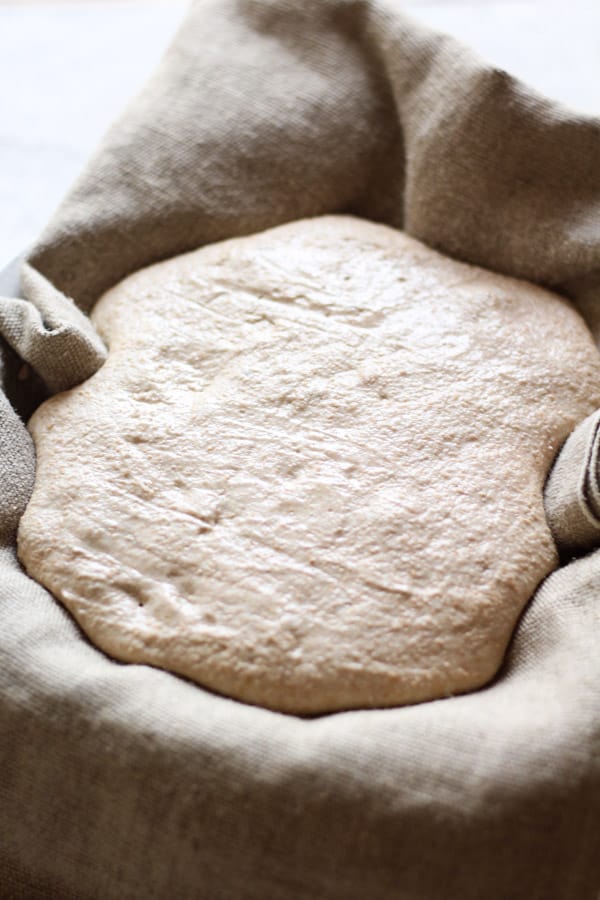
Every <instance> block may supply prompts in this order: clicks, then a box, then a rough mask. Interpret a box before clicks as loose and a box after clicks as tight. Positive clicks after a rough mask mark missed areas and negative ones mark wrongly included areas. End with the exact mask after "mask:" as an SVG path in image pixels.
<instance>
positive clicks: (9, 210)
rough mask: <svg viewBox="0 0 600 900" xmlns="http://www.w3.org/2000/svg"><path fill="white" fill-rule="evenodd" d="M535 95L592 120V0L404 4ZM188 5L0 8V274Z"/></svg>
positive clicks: (598, 34) (598, 86)
mask: <svg viewBox="0 0 600 900" xmlns="http://www.w3.org/2000/svg"><path fill="white" fill-rule="evenodd" d="M402 5H403V7H404V8H405V9H406V10H407V11H408V12H409V13H411V14H412V15H414V16H415V17H417V18H419V19H421V20H422V21H424V22H425V23H427V24H428V25H431V26H433V27H435V28H438V29H441V30H444V31H447V32H449V33H451V34H453V35H455V36H456V37H458V38H460V39H461V40H463V41H464V42H466V43H468V44H469V45H470V46H471V47H473V48H474V49H475V50H477V51H478V52H479V54H480V55H482V56H483V57H484V58H486V59H488V60H490V61H492V62H494V63H496V64H497V65H500V66H502V67H503V68H505V69H507V70H508V71H509V72H511V73H512V74H514V75H517V76H518V77H520V78H522V79H523V80H524V81H526V82H528V83H529V84H530V85H532V86H533V87H536V88H537V89H538V90H540V91H542V92H543V93H545V94H546V95H548V96H550V97H553V98H555V99H557V100H560V101H561V102H563V103H566V104H568V105H570V106H571V107H574V108H576V109H578V110H580V111H583V112H587V113H591V114H597V115H600V0H570V2H569V3H565V2H558V0H546V2H544V0H503V2H494V0H479V2H477V0H471V2H464V0H463V2H454V0H437V2H436V0H405V2H404V3H402ZM186 6H187V3H186V2H182V0H171V2H142V0H138V2H112V3H94V2H85V3H82V2H80V3H78V2H71V3H63V4H56V5H55V4H52V3H39V4H35V3H34V4H30V3H24V2H21V3H6V2H3V0H0V268H2V267H3V266H4V265H5V264H6V263H8V262H9V261H10V260H11V259H12V257H14V256H15V255H17V254H18V253H19V252H21V251H22V250H23V249H24V248H25V247H26V246H27V245H28V244H29V243H31V241H33V240H34V238H35V237H36V235H37V234H38V232H39V231H40V229H41V228H42V226H43V225H44V224H45V222H46V220H47V219H48V217H49V216H50V214H51V212H52V210H53V209H54V207H55V206H56V204H57V203H58V201H59V200H60V198H61V196H62V195H63V194H64V192H65V191H66V189H67V188H68V186H69V184H70V183H71V182H72V180H73V179H74V177H75V176H76V175H77V173H78V171H79V170H80V169H81V167H82V165H83V164H84V162H85V160H86V158H87V157H88V156H89V154H90V152H91V151H92V150H93V148H94V145H95V144H96V142H97V141H98V139H99V138H100V137H101V135H102V134H103V132H104V131H105V129H106V128H107V126H108V124H109V123H110V122H111V120H112V119H113V118H114V117H115V116H116V115H117V114H118V113H119V112H120V111H121V109H122V108H123V107H124V105H125V104H126V102H127V101H128V99H130V98H131V97H132V96H133V95H135V93H136V92H137V91H138V90H139V88H140V87H141V85H142V84H143V82H144V80H145V78H146V77H147V75H148V74H149V72H150V71H151V70H152V68H153V67H154V65H155V63H156V62H157V61H158V59H159V58H160V56H161V54H162V52H163V50H164V48H165V47H166V46H167V44H168V42H169V40H170V38H171V36H172V34H173V33H174V31H175V30H176V28H177V25H178V24H179V22H180V21H181V19H182V17H183V15H184V13H185V9H186Z"/></svg>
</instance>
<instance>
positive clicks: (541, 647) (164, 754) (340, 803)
mask: <svg viewBox="0 0 600 900" xmlns="http://www.w3.org/2000/svg"><path fill="white" fill-rule="evenodd" d="M330 212H353V213H355V214H358V215H362V216H366V217H369V218H372V219H375V220H377V221H383V222H386V223H388V224H390V225H392V226H395V227H398V228H404V229H406V231H407V232H409V233H410V234H411V235H413V236H414V237H417V238H419V239H421V240H422V241H424V242H426V243H428V244H429V245H431V246H433V247H435V248H437V249H439V250H441V251H443V252H445V253H447V254H449V255H451V256H454V257H456V258H458V259H462V260H467V261H469V262H472V263H476V264H478V265H481V266H484V267H487V268H490V269H492V270H495V271H499V272H503V273H507V274H510V275H515V276H519V277H524V278H528V279H531V280H533V281H537V282H539V283H541V284H544V285H547V286H550V287H552V288H554V289H558V290H560V291H562V292H564V293H566V294H567V295H568V296H570V297H571V298H572V299H573V301H574V302H575V303H576V304H579V306H580V309H581V310H582V312H583V313H584V315H585V316H586V318H587V321H588V323H589V325H590V328H591V329H592V330H593V331H594V332H595V333H598V328H597V322H598V321H599V316H598V313H597V310H598V308H599V301H600V295H599V289H600V121H598V120H596V119H592V118H586V117H583V116H580V115H575V114H572V113H570V112H569V111H568V110H566V109H564V108H562V107H560V106H558V105H557V104H554V103H552V102H550V101H548V100H546V99H544V98H542V97H540V96H538V95H536V94H535V93H534V92H532V91H531V90H529V89H528V88H527V87H525V86H524V85H522V84H520V83H518V82H516V81H515V80H514V79H512V78H511V77H510V76H509V75H507V74H506V73H504V72H502V71H498V70H497V69H493V68H492V67H490V66H487V65H486V64H484V63H483V62H482V61H480V60H478V59H477V58H475V57H474V56H473V55H472V54H471V53H470V52H469V51H468V50H467V49H465V48H463V47H461V46H460V45H459V44H457V43H456V42H455V41H454V40H452V39H450V38H448V37H445V36H443V35H439V34H435V33H433V32H430V31H429V30H427V29H425V28H422V27H421V26H419V25H417V24H416V23H415V22H413V21H411V20H410V19H409V18H407V17H406V16H405V15H404V14H403V13H402V11H401V9H400V7H399V6H398V4H397V3H396V2H393V0H318V2H317V0H305V2H303V4H301V5H298V4H296V3H293V2H289V0H203V2H196V3H195V4H194V5H193V6H192V7H191V9H190V12H189V14H188V16H187V18H186V20H185V22H184V23H183V25H182V27H181V30H180V31H179V33H178V35H177V36H176V38H175V40H174V42H173V44H172V46H171V47H170V49H169V50H168V52H167V54H166V56H165V58H164V60H163V62H162V63H161V65H160V66H159V68H158V70H157V71H156V72H155V74H154V75H153V76H152V78H151V79H150V80H149V82H148V83H147V85H146V87H145V89H144V90H143V91H142V93H141V95H140V96H138V97H137V98H135V99H134V101H133V102H132V103H131V104H130V105H129V107H128V108H127V109H126V111H125V112H124V114H123V116H122V118H121V119H120V120H119V121H117V122H116V123H115V125H114V126H113V127H112V129H111V130H110V131H109V133H108V134H107V136H106V138H105V139H104V141H103V142H102V144H101V145H100V147H99V148H98V150H97V152H96V154H95V155H94V157H93V158H92V159H91V160H90V163H89V165H88V167H87V168H86V170H85V171H84V173H83V174H82V176H81V177H80V179H79V180H78V182H77V183H76V185H75V186H74V188H73V190H72V191H71V192H70V194H69V195H68V196H67V198H66V199H65V201H64V203H63V204H62V206H61V208H60V209H59V210H58V211H57V213H56V215H55V216H54V218H53V219H52V221H51V222H50V224H49V225H48V227H47V229H46V231H45V232H44V234H43V235H42V236H41V238H40V240H39V241H38V243H37V244H36V246H35V247H34V248H33V249H32V251H31V252H30V253H29V255H28V259H27V261H26V263H25V264H24V266H23V269H22V277H21V297H20V298H15V297H13V298H10V297H7V298H5V299H3V300H2V302H1V304H0V332H1V334H2V335H3V337H4V339H5V342H6V345H5V346H4V348H3V357H2V374H3V379H4V385H5V390H6V392H7V397H2V398H1V400H0V426H1V427H0V441H1V442H2V448H1V449H2V453H1V455H0V465H1V467H2V482H1V484H2V488H1V493H0V539H1V541H2V548H1V550H0V651H1V652H0V896H2V897H8V898H37V897H39V898H50V897H51V898H77V900H87V898H90V900H97V898H102V900H110V898H115V900H116V898H144V900H159V898H161V900H162V898H171V897H177V898H182V900H185V898H201V900H220V898H227V900H230V898H231V900H296V898H298V900H300V898H302V900H304V898H306V900H315V898H319V900H320V898H323V900H328V898H331V900H338V898H339V900H353V898H357V900H358V898H360V900H364V898H369V900H396V898H402V900H404V898H406V900H413V898H414V900H421V898H422V900H438V898H449V900H452V898H461V900H480V898H482V897H485V898H491V900H495V898H498V900H500V898H509V897H510V898H511V900H519V898H523V900H554V898H556V900H559V898H560V900H597V898H598V894H599V892H600V554H599V553H598V552H590V553H588V554H587V555H581V556H578V554H584V553H586V552H587V551H588V550H589V549H590V547H591V546H593V544H594V543H598V541H596V542H595V540H594V534H593V533H591V534H590V531H589V527H588V526H590V523H591V522H593V520H594V516H595V515H596V512H600V507H598V508H597V509H596V507H594V506H592V512H591V514H590V515H588V514H586V513H584V514H583V517H584V519H585V522H586V527H585V528H584V529H583V531H582V534H583V537H581V536H580V532H578V531H577V528H578V527H579V524H580V522H581V518H578V517H577V516H574V518H573V521H574V522H575V523H576V524H575V526H573V527H571V526H570V525H569V522H570V521H571V520H570V519H569V516H570V515H572V513H573V509H574V508H575V507H576V508H577V509H579V510H581V504H582V503H583V504H585V503H586V502H587V500H586V497H588V496H591V497H592V504H593V503H595V502H596V500H595V498H596V494H597V493H598V491H597V490H596V493H593V492H590V491H588V492H587V493H586V492H585V491H583V492H582V487H581V486H582V485H597V478H598V473H597V471H596V470H594V469H593V466H596V465H597V458H598V452H597V449H594V448H595V444H594V441H595V440H597V433H598V428H597V427H596V420H595V418H594V417H592V418H591V420H590V421H589V422H588V423H584V425H582V429H584V430H585V435H584V439H583V440H579V438H577V439H576V438H575V437H574V438H572V439H570V440H569V441H568V442H567V444H566V445H565V448H564V453H563V455H562V456H561V457H560V459H559V464H557V466H556V468H555V470H554V473H553V475H552V479H551V482H549V486H548V491H547V505H548V515H549V520H550V522H551V523H553V528H554V533H555V536H556V538H557V541H558V542H559V544H560V546H561V549H562V550H563V552H564V554H565V559H564V565H563V566H562V567H561V568H560V569H559V570H557V571H556V572H555V573H553V574H552V575H551V576H550V577H549V578H548V579H546V581H545V582H544V583H543V585H542V586H541V588H540V589H539V591H538V592H537V594H536V596H535V598H534V600H533V601H532V602H531V603H530V605H529V606H528V608H527V609H526V611H525V613H524V615H523V617H522V619H521V621H520V623H519V626H518V628H517V631H516V633H515V636H514V639H513V642H512V644H511V647H510V649H509V653H508V655H507V658H506V661H505V664H504V666H503V668H502V671H501V672H500V673H499V675H498V677H497V678H496V679H495V680H494V682H493V683H492V684H490V685H488V686H487V687H486V688H484V689H483V690H480V691H477V692H475V693H471V694H468V695H464V696H460V697H453V698H449V699H446V700H440V701H436V702H431V703H423V704H420V705H417V706H411V707H405V708H398V709H388V710H369V711H355V712H347V713H337V714H334V715H326V716H320V717H317V718H312V719H301V718H297V717H293V716H286V715H283V714H278V713H273V712H270V711H267V710H264V709H260V708H255V707H250V706H248V705H245V704H242V703H238V702H235V701H233V700H229V699H227V698H224V697H219V696H216V695H214V694H211V693H210V692H208V691H205V690H203V689H201V688H200V687H198V686H196V685H192V684H190V683H188V682H186V681H185V680H183V679H181V678H177V677H176V676H173V675H171V674H170V673H167V672H164V671H159V670H156V669H152V668H150V667H147V666H142V665H124V664H121V663H118V662H115V661H113V660H111V659H109V658H108V657H106V656H105V655H104V654H103V653H102V652H100V651H99V650H97V649H95V648H94V647H93V646H91V645H90V644H89V642H88V641H87V640H86V638H85V637H84V635H83V634H82V633H81V631H80V630H79V629H78V627H77V625H76V624H75V623H74V621H73V620H72V619H71V618H70V616H69V615H68V614H67V613H66V611H65V610H64V609H63V608H62V607H61V606H60V604H58V603H57V602H56V601H55V600H54V599H53V598H52V597H51V596H50V595H49V594H48V592H46V591H45V590H44V589H43V588H42V587H40V586H39V585H37V584H36V583H34V582H33V581H32V580H31V579H29V578H28V577H27V576H26V575H25V574H24V573H23V571H22V570H21V569H20V567H19V565H18V563H17V561H16V555H15V535H16V528H17V524H18V520H19V517H20V515H21V513H22V511H23V509H24V507H25V505H26V502H27V499H28V496H29V494H30V491H31V488H32V484H33V477H34V452H33V447H32V443H31V440H30V438H29V436H28V433H27V431H26V429H25V427H24V425H23V422H22V419H20V418H19V416H18V415H17V412H16V411H15V408H16V409H19V410H25V409H26V408H28V407H29V408H30V407H31V406H32V405H33V404H34V403H35V402H36V401H37V399H38V398H39V397H41V396H42V395H43V393H44V392H48V391H49V392H55V391H59V390H63V389H66V388H69V387H71V386H72V385H74V384H76V383H78V382H79V381H81V380H83V379H84V378H86V377H88V376H89V375H90V374H92V373H93V372H94V371H95V370H96V369H97V368H98V367H99V366H100V365H101V364H102V361H103V359H104V357H105V348H104V347H103V345H102V343H101V341H100V340H99V338H98V336H97V335H96V333H95V332H94V330H93V328H92V327H91V325H90V323H89V321H88V319H87V318H86V315H85V314H86V313H87V312H89V310H90V309H91V307H92V306H93V304H94V302H95V300H96V299H97V298H98V296H99V295H100V294H101V293H102V292H103V291H104V290H105V289H106V288H108V287H109V286H111V285H112V284H114V283H115V282H116V281H118V280H119V279H120V278H121V277H123V276H124V275H126V274H127V273H129V272H131V271H133V270H135V269H137V268H139V267H141V266H143V265H146V264H149V263H151V262H155V261H157V260H159V259H163V258H166V257H169V256H172V255H174V254H177V253H181V252H184V251H186V250H190V249H193V248H195V247H198V246H200V245H201V244H205V243H208V242H212V241H216V240H219V239H222V238H226V237H231V236H234V235H240V234H247V233H251V232H254V231H257V230H260V229H263V228H266V227H270V226H273V225H276V224H278V223H280V222H284V221H288V220H293V219H297V218H300V217H303V216H311V215H318V214H321V213H330ZM24 361H25V362H26V363H27V364H28V365H29V366H30V367H31V369H32V371H33V372H34V373H35V375H33V376H32V375H29V374H28V372H29V370H28V369H23V362H24ZM23 414H25V413H23ZM574 440H576V445H574V444H573V441H574ZM590 441H591V443H590ZM573 448H574V449H573ZM557 473H558V475H557ZM556 479H558V480H556ZM551 484H552V490H551V489H550V486H551ZM82 490H85V486H84V485H83V486H82ZM565 510H566V511H567V512H564V511H565Z"/></svg>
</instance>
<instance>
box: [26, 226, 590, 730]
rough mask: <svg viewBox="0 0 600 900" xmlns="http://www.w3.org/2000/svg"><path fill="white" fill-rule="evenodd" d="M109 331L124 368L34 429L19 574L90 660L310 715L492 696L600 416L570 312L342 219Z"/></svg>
mask: <svg viewBox="0 0 600 900" xmlns="http://www.w3.org/2000/svg"><path fill="white" fill-rule="evenodd" d="M93 320H94V322H95V324H96V326H97V328H98V330H99V331H100V334H101V335H102V336H103V338H104V339H105V341H106V343H107V345H108V347H109V356H108V360H107V362H106V364H105V365H104V367H103V368H102V369H101V370H100V371H99V372H97V374H95V375H94V376H93V377H92V378H90V379H89V380H88V381H87V382H85V383H84V384H82V385H80V386H79V387H76V388H74V389H73V390H71V391H67V392H66V393H63V394H60V395H58V396H56V397H53V398H52V399H50V400H49V401H47V402H46V403H45V404H44V405H43V406H42V407H40V409H39V410H38V411H37V413H36V414H35V415H34V417H33V419H32V420H31V423H30V427H31V432H32V434H33V437H34V439H35V444H36V448H37V454H38V470H37V477H36V483H35V490H34V493H33V496H32V499H31V502H30V504H29V507H28V508H27V511H26V513H25V515H24V517H23V519H22V521H21V526H20V531H19V556H20V559H21V561H22V562H23V564H24V566H25V567H26V569H27V571H28V573H29V574H30V575H31V576H32V577H33V578H35V579H37V580H38V581H40V582H41V583H42V584H44V585H46V586H47V587H48V588H49V589H50V590H51V591H52V592H53V593H54V595H55V596H56V597H57V598H59V600H61V601H62V602H63V603H64V604H65V605H66V606H67V607H68V609H69V610H70V611H71V613H72V614H73V615H74V616H75V618H76V619H77V621H78V622H79V624H80V625H81V627H82V628H83V630H84V631H85V632H86V634H87V635H88V636H89V637H90V639H91V640H92V641H93V642H94V643H95V644H97V645H98V646H99V647H101V648H102V649H103V650H105V651H106V652H107V653H109V654H111V655H112V656H114V657H117V658H118V659H120V660H126V661H129V662H134V663H149V664H152V665H155V666H160V667H162V668H165V669H169V670H171V671H173V672H176V673H179V674H181V675H184V676H187V677H188V678H190V679H193V680H194V681H196V682H198V683H200V684H201V685H203V686H205V687H208V688H211V689H214V690H216V691H219V692H221V693H223V694H227V695H229V696H231V697H234V698H237V699H239V700H244V701H248V702H250V703H256V704H261V705H264V706H267V707H270V708H272V709H275V710H282V711H286V712H294V713H318V712H324V711H331V710H339V709H347V708H354V707H375V706H389V705H397V704H404V703H411V702H415V701H420V700H429V699H432V698H438V697H445V696H447V695H450V694H454V693H457V692H462V691H466V690H469V689H473V688H477V687H479V686H481V685H483V684H485V683H486V682H487V681H488V680H489V679H490V678H492V676H493V675H494V674H495V673H496V672H497V670H498V667H499V665H500V663H501V661H502V658H503V655H504V653H505V650H506V647H507V644H508V641H509V639H510V636H511V633H512V631H513V629H514V626H515V623H516V621H517V619H518V617H519V614H520V613H521V611H522V609H523V607H524V605H525V604H526V602H527V601H528V599H529V598H530V597H531V595H532V593H533V592H534V590H535V588H536V586H537V585H538V584H539V582H540V580H541V579H543V578H544V576H546V575H547V574H548V573H549V572H550V571H551V570H552V569H553V568H554V567H555V566H556V565H557V555H556V551H555V547H554V544H553V542H552V539H551V536H550V532H549V530H548V527H547V524H546V521H545V517H544V509H543V502H542V491H543V485H544V480H545V478H546V474H547V472H548V470H549V468H550V465H551V462H552V460H553V458H554V456H555V454H556V452H557V450H558V448H559V446H560V444H561V443H562V441H563V440H564V439H565V438H566V436H567V435H568V434H569V432H570V431H571V430H572V428H573V426H574V425H575V424H576V423H577V422H578V421H579V420H581V419H582V418H584V417H585V416H586V415H588V414H589V413H590V412H592V411H593V410H594V409H595V408H596V407H597V406H598V405H600V388H599V385H600V364H599V360H600V357H599V354H598V353H597V351H596V349H595V347H594V345H593V343H592V339H591V336H590V334H589V333H588V331H587V328H586V327H585V325H584V323H583V321H582V320H581V319H580V317H579V316H578V315H577V313H576V312H575V311H574V310H573V309H572V307H571V306H570V305H569V304H568V303H567V302H566V301H565V300H563V299H562V298H560V297H559V296H557V295H554V294H551V293H549V292H547V291H544V290H542V289H541V288H539V287H535V286H533V285H530V284H527V283H525V282H519V281H516V280H513V279H510V278H505V277H502V276H500V275H495V274H491V273H489V272H486V271H483V270H481V269H478V268H475V267H472V266H468V265H464V264H461V263H458V262H455V261H453V260H450V259H447V258H445V257H443V256H441V255H440V254H438V253H436V252H434V251H433V250H431V249H428V248H427V247H425V246H423V245H422V244H420V243H419V242H417V241H415V240H412V239H411V238H409V237H407V236H406V235H404V234H402V233H400V232H398V231H396V230H393V229H391V228H388V227H386V226H381V225H375V224H372V223H369V222H366V221H362V220H358V219H354V218H352V217H349V216H329V217H323V218H317V219H312V220H305V221H301V222H295V223H292V224H289V225H284V226H281V227H278V228H274V229H271V230H269V231H266V232H264V233H262V234H259V235H254V236H251V237H246V238H240V239H235V240H230V241H226V242H223V243H220V244H215V245H212V246H210V247H206V248H204V249H201V250H198V251H196V252H193V253H189V254H186V255H184V256H180V257H177V258H175V259H172V260H169V261H168V262H164V263H160V264H158V265H154V266H151V267H150V268H148V269H145V270H143V271H140V272H138V273H136V274H134V275H132V276H131V277H129V278H127V279H125V281H123V282H122V283H121V284H119V285H117V286H116V287H115V288H113V289H112V290H110V291H109V292H108V293H107V294H105V295H104V297H103V298H102V299H101V300H100V301H99V303H98V304H97V306H96V308H95V310H94V313H93Z"/></svg>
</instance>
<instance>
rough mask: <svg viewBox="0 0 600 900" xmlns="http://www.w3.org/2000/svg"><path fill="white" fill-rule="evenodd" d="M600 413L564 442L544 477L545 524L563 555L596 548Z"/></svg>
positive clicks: (599, 522) (599, 536) (599, 537)
mask: <svg viewBox="0 0 600 900" xmlns="http://www.w3.org/2000/svg"><path fill="white" fill-rule="evenodd" d="M599 453H600V412H596V413H594V414H593V415H592V416H588V418H587V419H585V421H584V422H581V423H580V424H579V425H578V426H577V428H576V429H575V430H574V431H573V433H572V434H571V435H569V437H568V438H567V440H566V442H565V443H564V445H563V447H562V448H561V450H560V453H559V455H558V457H557V459H556V461H555V463H554V466H553V468H552V471H551V472H550V475H549V476H548V481H547V482H546V487H545V490H544V503H545V507H546V516H547V518H548V524H549V525H550V529H551V531H552V534H553V537H554V540H555V541H556V544H557V547H558V548H559V550H560V551H561V553H562V554H563V555H565V554H566V555H578V554H581V553H583V552H586V551H589V550H591V549H592V548H593V547H595V546H598V544H600V471H599V468H598V463H599V458H598V457H599Z"/></svg>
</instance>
